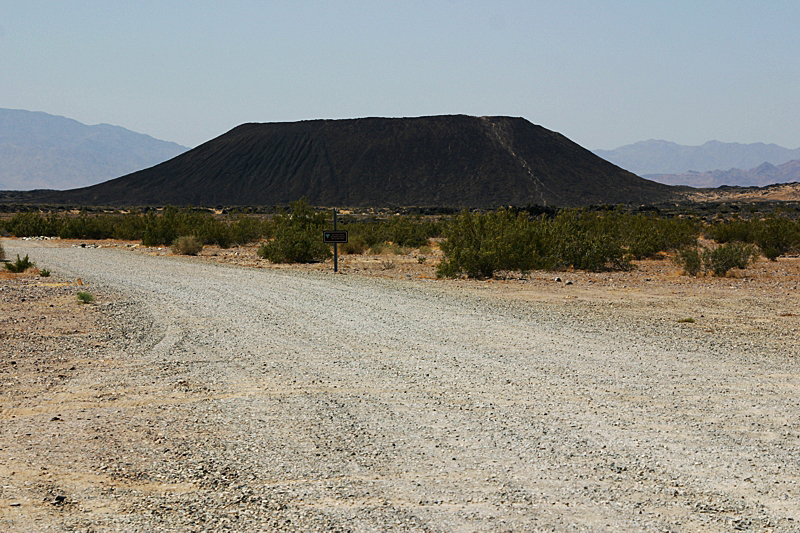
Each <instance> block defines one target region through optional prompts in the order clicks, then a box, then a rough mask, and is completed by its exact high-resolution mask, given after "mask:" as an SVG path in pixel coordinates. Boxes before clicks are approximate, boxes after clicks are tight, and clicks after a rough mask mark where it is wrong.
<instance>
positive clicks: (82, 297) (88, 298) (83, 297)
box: [77, 291, 94, 304]
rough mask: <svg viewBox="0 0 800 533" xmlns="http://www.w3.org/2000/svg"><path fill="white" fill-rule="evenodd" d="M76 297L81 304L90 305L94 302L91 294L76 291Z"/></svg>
mask: <svg viewBox="0 0 800 533" xmlns="http://www.w3.org/2000/svg"><path fill="white" fill-rule="evenodd" d="M77 297H78V301H79V302H80V303H82V304H90V303H92V302H94V296H93V295H92V293H91V292H86V291H78V294H77Z"/></svg>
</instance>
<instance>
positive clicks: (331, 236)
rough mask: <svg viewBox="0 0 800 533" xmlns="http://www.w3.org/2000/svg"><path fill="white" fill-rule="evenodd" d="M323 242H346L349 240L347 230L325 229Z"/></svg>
mask: <svg viewBox="0 0 800 533" xmlns="http://www.w3.org/2000/svg"><path fill="white" fill-rule="evenodd" d="M322 242H324V243H325V244H344V243H346V242H347V231H330V230H329V231H323V232H322Z"/></svg>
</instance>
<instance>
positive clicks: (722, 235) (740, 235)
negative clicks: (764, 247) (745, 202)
mask: <svg viewBox="0 0 800 533" xmlns="http://www.w3.org/2000/svg"><path fill="white" fill-rule="evenodd" d="M755 227H756V222H755V221H752V220H740V219H733V220H727V221H724V222H716V223H714V224H712V225H711V226H709V227H708V228H707V229H706V235H707V236H708V237H710V238H712V239H714V240H715V241H717V242H718V243H720V244H724V243H726V242H734V241H738V242H752V241H753V234H754V231H755Z"/></svg>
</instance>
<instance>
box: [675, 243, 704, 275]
mask: <svg viewBox="0 0 800 533" xmlns="http://www.w3.org/2000/svg"><path fill="white" fill-rule="evenodd" d="M675 262H676V263H677V264H678V265H680V266H681V267H683V272H684V273H685V274H687V275H689V276H696V275H698V274H699V273H700V271H701V270H703V254H702V251H701V250H700V249H699V248H698V247H697V246H693V247H686V248H683V249H681V250H679V251H678V253H677V254H676V256H675Z"/></svg>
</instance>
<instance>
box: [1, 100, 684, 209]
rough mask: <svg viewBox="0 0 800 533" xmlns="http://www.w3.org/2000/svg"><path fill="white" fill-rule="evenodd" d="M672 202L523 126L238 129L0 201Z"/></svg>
mask: <svg viewBox="0 0 800 533" xmlns="http://www.w3.org/2000/svg"><path fill="white" fill-rule="evenodd" d="M675 194H676V190H675V188H672V187H669V186H666V185H662V184H659V183H655V182H652V181H648V180H645V179H642V178H640V177H638V176H635V175H634V174H632V173H630V172H628V171H626V170H623V169H621V168H619V167H617V166H615V165H613V164H611V163H609V162H608V161H605V160H603V159H601V158H599V157H597V156H596V155H594V154H592V153H591V152H590V151H589V150H587V149H585V148H583V147H581V146H579V145H577V144H576V143H574V142H572V141H570V140H569V139H567V138H566V137H564V136H563V135H561V134H558V133H556V132H553V131H550V130H548V129H545V128H543V127H541V126H537V125H534V124H531V123H530V122H528V121H527V120H525V119H523V118H512V117H472V116H466V115H446V116H432V117H418V118H360V119H348V120H308V121H302V122H276V123H264V124H242V125H241V126H238V127H236V128H234V129H233V130H231V131H229V132H228V133H225V134H224V135H221V136H219V137H217V138H215V139H212V140H210V141H208V142H206V143H204V144H202V145H200V146H198V147H197V148H194V149H192V150H189V151H188V152H185V153H183V154H181V155H179V156H177V157H174V158H172V159H170V160H168V161H165V162H163V163H161V164H159V165H156V166H153V167H150V168H147V169H144V170H140V171H138V172H135V173H133V174H129V175H127V176H122V177H120V178H117V179H114V180H110V181H107V182H104V183H100V184H98V185H94V186H91V187H85V188H80V189H74V190H70V191H63V192H57V191H37V192H36V194H26V195H21V196H20V195H17V196H16V197H14V196H13V195H12V196H9V195H5V196H4V198H5V199H6V201H8V202H12V201H24V202H26V203H58V204H70V205H115V206H125V205H164V204H172V205H187V204H193V205H276V204H286V203H288V202H291V201H294V200H297V199H299V198H301V197H303V196H305V197H307V199H308V201H309V202H310V203H311V204H312V205H319V206H322V205H330V206H337V205H338V206H354V207H356V206H448V207H483V206H487V207H488V206H499V205H518V206H524V205H527V204H539V205H556V206H570V205H587V204H616V203H632V202H636V203H650V202H656V201H663V200H668V199H671V198H673V197H674V196H675ZM0 197H3V195H0Z"/></svg>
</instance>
